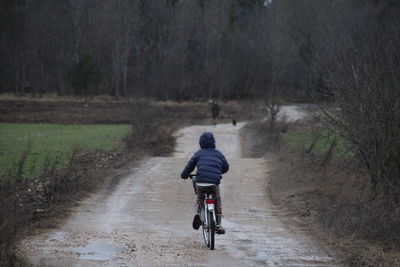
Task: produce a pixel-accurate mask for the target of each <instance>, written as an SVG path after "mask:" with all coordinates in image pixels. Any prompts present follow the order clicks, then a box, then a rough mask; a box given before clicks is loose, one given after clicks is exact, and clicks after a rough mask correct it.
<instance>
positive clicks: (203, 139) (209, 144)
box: [181, 132, 229, 184]
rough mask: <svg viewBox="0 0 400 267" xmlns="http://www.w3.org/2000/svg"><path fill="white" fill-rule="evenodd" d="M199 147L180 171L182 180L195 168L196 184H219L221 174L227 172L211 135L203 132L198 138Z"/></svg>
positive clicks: (221, 155)
mask: <svg viewBox="0 0 400 267" xmlns="http://www.w3.org/2000/svg"><path fill="white" fill-rule="evenodd" d="M199 143H200V147H201V149H200V150H198V151H197V152H196V153H195V154H194V155H193V157H192V158H191V159H190V160H189V162H188V164H187V165H186V167H185V169H184V170H183V171H182V174H181V177H182V179H187V178H188V177H189V174H190V173H191V172H192V171H193V170H194V168H195V167H196V166H197V173H196V182H199V183H211V184H219V183H220V180H221V179H222V175H221V174H223V173H226V172H227V171H228V170H229V164H228V162H227V161H226V159H225V156H224V155H223V154H222V153H221V152H219V151H218V150H216V149H215V139H214V136H213V134H212V133H210V132H205V133H203V134H202V135H201V136H200V141H199Z"/></svg>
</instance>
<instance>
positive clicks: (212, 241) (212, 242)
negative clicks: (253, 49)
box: [208, 211, 215, 249]
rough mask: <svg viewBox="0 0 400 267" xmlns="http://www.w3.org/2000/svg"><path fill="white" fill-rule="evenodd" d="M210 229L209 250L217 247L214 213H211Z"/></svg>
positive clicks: (209, 216)
mask: <svg viewBox="0 0 400 267" xmlns="http://www.w3.org/2000/svg"><path fill="white" fill-rule="evenodd" d="M208 218H209V228H208V240H209V246H208V247H209V248H210V249H214V246H215V221H214V216H213V213H212V212H211V211H210V212H209V215H208Z"/></svg>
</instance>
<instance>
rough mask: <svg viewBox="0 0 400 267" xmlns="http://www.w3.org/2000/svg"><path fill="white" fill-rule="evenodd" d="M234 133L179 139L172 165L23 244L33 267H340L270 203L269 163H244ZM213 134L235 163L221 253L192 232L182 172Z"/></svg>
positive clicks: (167, 161)
mask: <svg viewBox="0 0 400 267" xmlns="http://www.w3.org/2000/svg"><path fill="white" fill-rule="evenodd" d="M242 126H243V124H242V123H240V124H238V125H237V126H232V125H223V124H221V125H217V126H192V127H187V128H184V129H182V130H180V131H179V132H178V133H177V136H178V139H177V147H176V152H175V153H174V155H173V156H172V157H154V158H150V159H146V160H144V161H143V162H142V163H141V164H139V166H138V167H136V168H132V170H131V173H130V174H129V175H128V176H127V177H125V178H124V179H123V180H122V181H121V183H120V184H119V185H118V186H116V188H115V190H114V191H113V192H111V193H110V192H108V193H106V192H104V193H100V194H97V195H96V196H94V197H92V198H90V199H87V200H86V201H85V202H84V203H82V205H81V206H80V208H78V210H77V211H76V213H75V214H74V215H73V216H71V217H70V218H69V219H68V220H67V222H66V223H65V224H64V225H63V226H62V227H61V228H60V229H55V230H49V231H48V232H47V233H46V234H43V235H39V236H36V237H31V238H29V239H26V240H24V241H23V242H22V243H21V244H20V249H21V251H22V253H23V254H25V255H27V257H28V258H29V259H30V260H31V261H32V262H33V264H34V265H36V266H336V261H335V260H334V259H333V258H332V257H331V256H330V255H329V253H327V252H326V251H323V250H321V249H320V248H319V247H318V246H317V245H316V244H315V243H313V242H312V241H311V240H310V239H309V238H308V237H307V235H306V234H305V233H304V232H303V231H301V230H300V229H296V228H294V227H293V226H290V227H288V226H286V224H284V223H283V222H282V221H281V220H280V219H279V218H278V217H276V214H279V211H278V210H276V207H275V206H273V204H272V203H271V202H270V200H269V198H268V195H267V190H266V187H267V186H268V184H267V183H268V161H267V160H266V159H263V158H259V159H254V158H252V159H244V158H241V153H240V140H239V134H238V130H239V128H240V127H242ZM204 131H212V132H213V133H214V135H215V138H216V142H217V149H219V150H220V151H222V152H223V153H224V154H225V155H226V158H227V160H228V161H229V163H230V166H231V168H230V171H229V172H228V173H227V174H226V175H225V176H224V178H223V182H222V185H221V194H222V199H223V200H222V203H223V213H224V219H223V225H224V227H225V228H226V230H227V233H226V235H219V236H216V250H214V251H210V250H209V249H207V247H206V246H205V245H204V243H203V240H202V235H201V231H200V230H199V231H194V230H193V229H192V227H191V223H192V216H193V214H194V202H195V196H194V193H193V189H192V185H191V181H190V180H186V181H184V180H182V179H180V177H179V176H180V172H181V170H182V169H183V167H184V166H185V164H186V163H187V161H188V160H189V158H190V157H191V156H192V154H193V153H194V152H195V151H196V150H197V149H198V138H199V136H200V134H201V133H202V132H204Z"/></svg>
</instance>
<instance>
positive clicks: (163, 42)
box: [0, 0, 400, 100]
mask: <svg viewBox="0 0 400 267" xmlns="http://www.w3.org/2000/svg"><path fill="white" fill-rule="evenodd" d="M399 11H400V3H399V2H398V1H395V0H363V1H360V0H273V1H264V0H218V1H217V0H191V1H184V0H135V1H128V0H113V1H109V0H61V1H53V0H1V9H0V58H1V65H0V92H12V93H15V94H18V95H20V94H26V93H30V94H40V93H56V94H60V95H96V94H109V95H114V96H149V97H154V98H157V99H174V100H182V99H204V98H210V97H217V98H222V99H238V98H243V97H271V96H273V97H279V98H280V97H290V98H296V99H303V100H304V99H305V98H307V97H309V96H310V95H315V94H313V93H315V92H316V93H318V94H319V96H318V97H329V96H331V95H332V94H333V93H332V92H330V91H331V90H333V89H335V88H337V87H338V86H339V87H340V86H344V85H345V84H346V83H352V82H355V81H353V80H352V79H353V78H354V76H355V75H366V77H368V79H369V80H368V81H365V82H371V83H374V82H378V83H379V82H380V81H381V78H383V77H389V80H390V81H388V84H385V85H382V86H384V87H385V86H390V83H392V82H396V81H397V79H398V77H396V79H394V78H395V77H393V75H395V74H397V73H398V72H397V73H396V71H398V67H399V66H398V64H399V57H398V51H399V44H400V31H399V29H400V17H399V16H398V14H399ZM370 72H371V73H370ZM393 79H394V80H393ZM356 86H357V85H356ZM321 94H323V95H321Z"/></svg>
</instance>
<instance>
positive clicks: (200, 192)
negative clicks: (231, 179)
mask: <svg viewBox="0 0 400 267" xmlns="http://www.w3.org/2000/svg"><path fill="white" fill-rule="evenodd" d="M210 187H211V188H212V191H213V194H212V195H213V198H214V199H215V200H216V203H215V213H216V214H222V203H221V193H220V191H219V185H213V186H207V187H204V186H197V185H196V193H197V205H202V204H203V202H204V190H205V188H207V190H210Z"/></svg>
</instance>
